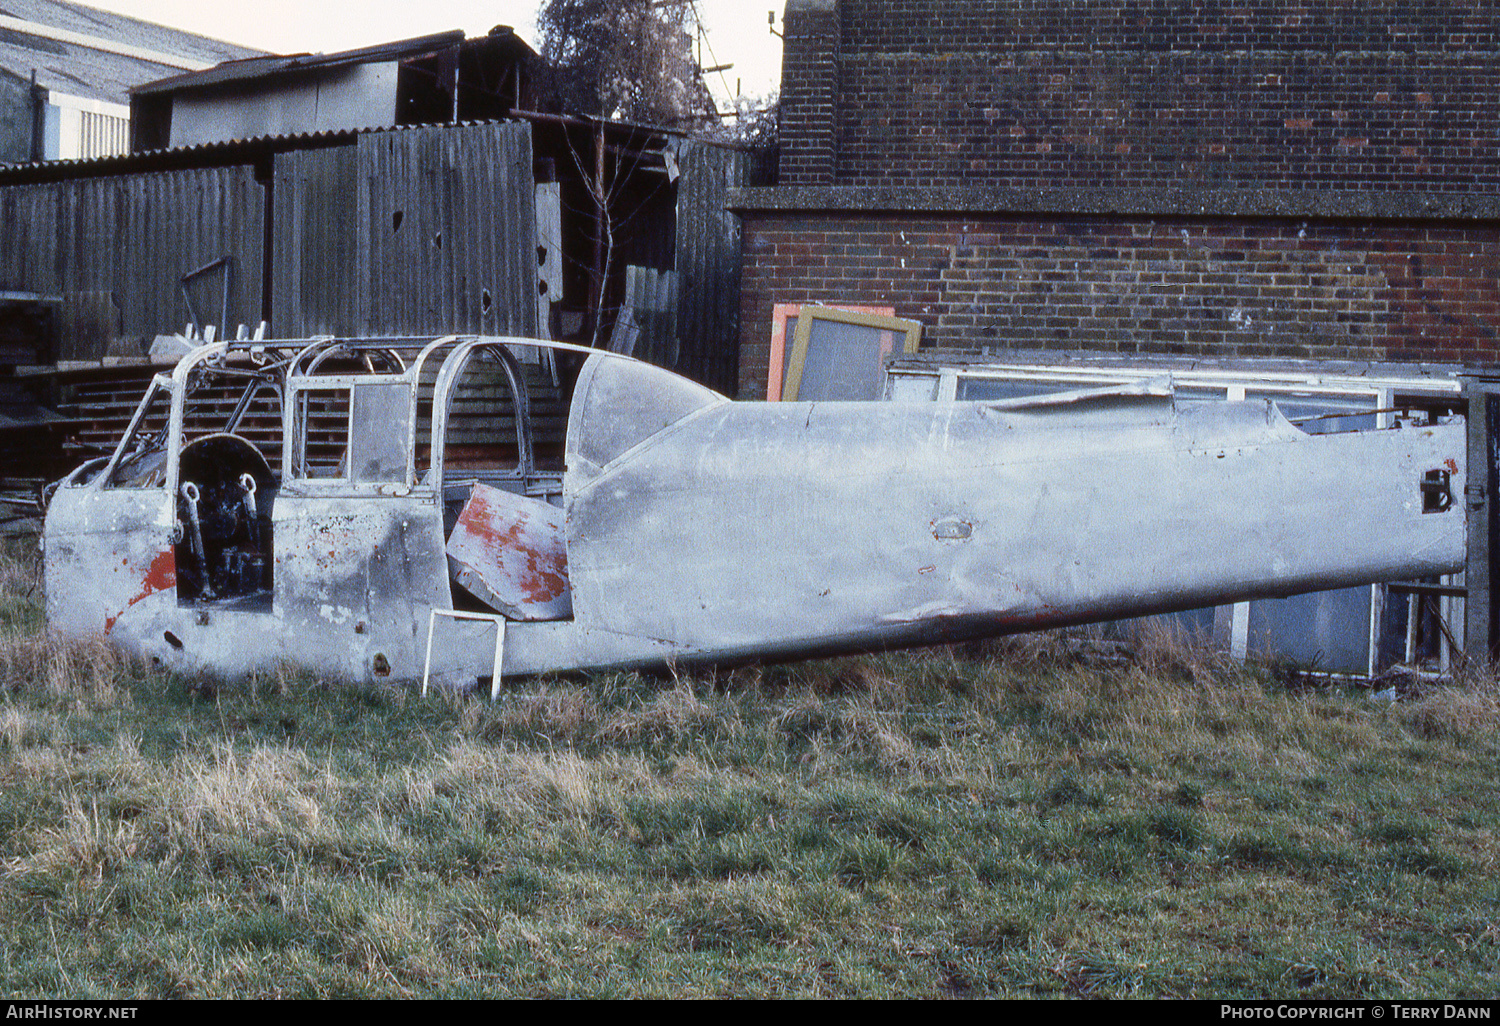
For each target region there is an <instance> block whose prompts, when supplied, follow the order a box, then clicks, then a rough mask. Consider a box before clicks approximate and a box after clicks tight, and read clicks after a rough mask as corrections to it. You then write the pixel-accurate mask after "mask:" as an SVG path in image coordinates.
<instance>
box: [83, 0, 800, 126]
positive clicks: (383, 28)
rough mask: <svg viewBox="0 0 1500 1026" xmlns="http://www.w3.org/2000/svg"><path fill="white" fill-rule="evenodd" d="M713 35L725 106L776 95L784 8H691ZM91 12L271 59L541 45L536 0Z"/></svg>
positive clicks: (107, 3) (136, 5) (306, 2)
mask: <svg viewBox="0 0 1500 1026" xmlns="http://www.w3.org/2000/svg"><path fill="white" fill-rule="evenodd" d="M692 2H694V3H695V5H696V7H697V9H698V13H699V17H700V18H701V20H702V23H703V25H704V27H705V28H706V30H707V47H708V51H706V52H704V54H703V56H702V60H703V65H704V66H705V67H713V66H714V65H717V64H730V63H732V64H734V67H733V68H731V69H730V70H728V71H725V72H722V73H720V74H716V75H712V76H710V81H709V85H710V87H711V88H712V89H713V90H714V93H715V95H716V96H718V97H719V98H720V101H721V102H723V101H724V99H725V98H726V97H728V96H730V95H732V94H733V93H734V90H735V86H736V80H738V81H739V84H740V87H741V88H742V90H743V91H744V92H745V93H746V94H747V95H750V96H757V97H759V96H765V95H766V94H768V93H771V92H773V91H775V90H776V89H777V88H778V87H779V85H780V80H781V40H780V39H779V38H777V37H776V36H773V35H772V34H771V33H770V31H769V28H768V26H767V24H766V13H767V12H768V11H770V10H773V9H774V10H775V11H776V27H777V30H778V31H779V30H780V28H781V11H782V7H783V2H782V0H759V2H757V0H692ZM87 3H88V5H89V6H91V7H100V8H104V9H105V10H110V11H117V12H119V13H121V14H128V15H130V16H131V17H134V18H143V19H145V20H147V21H154V22H157V23H158V24H161V25H167V26H170V27H172V28H179V29H185V30H186V31H188V32H195V33H197V34H199V35H203V36H212V37H213V38H215V39H222V40H224V41H225V42H230V43H239V44H240V45H242V46H253V47H256V48H258V49H261V50H270V51H272V52H274V53H303V52H310V53H318V52H323V53H332V52H334V51H337V50H348V49H352V48H354V47H358V46H368V45H370V44H372V43H385V42H390V41H391V40H395V39H407V38H410V37H412V36H425V35H428V34H430V33H433V32H445V31H447V30H448V29H463V30H464V32H465V33H466V34H468V35H470V36H475V35H482V34H484V33H485V32H488V31H489V30H490V28H491V27H493V26H495V25H510V26H513V27H514V28H515V29H516V31H517V32H519V33H520V34H521V35H523V36H525V37H526V38H527V39H528V40H530V41H531V44H532V45H533V46H536V45H538V43H539V42H540V41H539V40H538V39H537V37H536V11H537V8H538V7H539V6H541V4H540V0H487V2H483V0H427V2H420V0H419V2H416V3H413V2H410V0H407V2H402V3H395V2H391V0H250V2H242V3H234V4H223V3H205V2H204V0H87Z"/></svg>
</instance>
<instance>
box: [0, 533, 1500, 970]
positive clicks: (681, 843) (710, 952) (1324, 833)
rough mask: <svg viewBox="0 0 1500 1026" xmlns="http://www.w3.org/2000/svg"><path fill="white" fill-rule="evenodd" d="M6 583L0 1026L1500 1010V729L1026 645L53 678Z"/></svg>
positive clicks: (1169, 658)
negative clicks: (265, 1002)
mask: <svg viewBox="0 0 1500 1026" xmlns="http://www.w3.org/2000/svg"><path fill="white" fill-rule="evenodd" d="M34 572H35V571H34V567H33V566H32V565H31V563H30V560H28V559H27V558H25V557H20V558H17V557H8V558H6V559H4V560H3V561H0V632H3V638H0V682H3V685H4V692H3V694H4V698H3V703H0V990H3V992H4V993H5V995H6V996H8V997H33V998H34V997H45V996H71V997H80V998H132V997H135V998H161V997H301V998H309V997H325V996H326V997H380V998H389V997H405V996H416V997H428V996H431V997H479V996H525V997H562V996H568V997H657V998H660V997H739V996H744V997H775V996H787V997H957V998H961V997H981V996H998V997H1051V996H1066V997H1090V996H1101V997H1126V996H1141V997H1199V998H1209V997H1212V998H1220V997H1296V998H1322V997H1359V998H1379V997H1386V998H1395V997H1399V998H1404V999H1410V998H1419V997H1455V998H1457V997H1493V996H1495V993H1496V989H1497V988H1496V983H1495V980H1496V979H1497V978H1500V874H1497V868H1500V775H1497V766H1500V758H1497V757H1500V699H1497V692H1496V689H1495V687H1494V686H1493V684H1490V683H1485V682H1475V683H1471V684H1469V685H1467V686H1462V687H1451V688H1442V689H1434V690H1432V691H1430V692H1429V693H1427V694H1426V695H1425V696H1412V697H1409V698H1407V699H1405V700H1403V701H1401V702H1398V703H1395V704H1384V703H1377V702H1373V701H1371V700H1370V699H1369V698H1368V697H1366V695H1365V693H1364V692H1361V691H1357V690H1351V691H1348V692H1345V691H1327V690H1313V691H1307V690H1304V691H1300V692H1293V691H1292V690H1290V689H1288V688H1287V687H1286V686H1285V685H1283V684H1281V683H1278V681H1277V679H1276V675H1275V674H1272V673H1270V672H1268V671H1265V670H1257V669H1255V668H1250V669H1246V668H1242V667H1239V666H1237V665H1234V664H1231V663H1227V662H1225V661H1222V660H1219V659H1217V658H1216V657H1215V656H1213V655H1212V654H1211V653H1208V652H1206V651H1204V650H1197V649H1193V648H1191V647H1188V646H1184V645H1181V644H1177V643H1173V642H1172V641H1171V639H1161V638H1146V639H1143V641H1142V644H1141V645H1140V647H1139V650H1138V653H1137V655H1136V657H1135V658H1133V659H1131V660H1129V661H1125V662H1119V663H1116V664H1110V665H1103V666H1100V665H1089V664H1088V663H1086V662H1079V661H1076V660H1073V659H1070V658H1069V657H1068V656H1067V655H1066V654H1065V653H1064V652H1063V651H1062V648H1061V646H1059V645H1057V644H1056V643H1055V642H1054V641H1052V640H1049V639H1045V638H1043V639H1032V640H1028V641H1024V642H1020V643H1017V644H1013V645H1008V646H996V647H992V648H986V649H983V650H980V651H965V652H951V651H934V652H923V653H917V654H908V655H896V656H880V657H866V658H858V659H848V660H839V661H829V662H818V663H808V664H800V665H795V666H789V667H766V668H763V669H757V670H742V671H738V672H736V673H733V674H720V675H700V676H694V677H686V676H684V677H681V678H678V679H667V680H665V681H661V680H653V679H647V678H643V677H639V676H635V675H619V676H613V677H607V678H602V679H596V680H589V681H583V682H580V681H550V682H527V683H522V684H519V685H517V686H516V687H514V688H512V689H511V692H510V693H509V694H507V695H506V696H504V697H503V698H502V699H501V700H499V701H498V702H495V703H491V702H490V701H489V700H488V699H486V698H476V697H459V696H451V695H449V696H429V697H428V698H426V699H423V698H421V697H419V696H417V695H415V694H413V693H410V692H407V691H400V690H391V689H377V690H372V689H366V688H341V687H336V686H328V685H325V684H323V683H321V682H319V681H317V680H314V679H310V678H307V677H304V676H299V675H297V674H295V673H290V672H289V673H285V674H280V675H274V676H262V677H260V678H258V679H256V680H253V681H250V682H248V683H243V684H236V685H225V686H220V687H212V686H207V685H203V684H201V683H198V682H189V681H185V680H183V679H180V678H174V677H170V676H163V675H160V674H151V673H147V672H144V671H142V670H141V669H139V668H137V667H133V666H130V665H126V664H123V663H121V662H120V661H119V660H117V659H115V658H114V657H112V656H111V655H110V653H109V652H108V651H107V650H105V649H104V648H102V647H99V646H58V645H52V644H49V643H48V642H47V641H46V639H45V637H44V632H43V625H42V619H41V612H40V600H39V594H38V593H39V589H38V588H37V586H36V584H35V580H34V576H33V575H34Z"/></svg>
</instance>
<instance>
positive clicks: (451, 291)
mask: <svg viewBox="0 0 1500 1026" xmlns="http://www.w3.org/2000/svg"><path fill="white" fill-rule="evenodd" d="M358 162H359V170H358V175H359V182H358V196H359V221H358V223H359V225H360V227H361V229H362V232H361V235H360V237H359V240H358V246H359V248H358V252H357V263H356V268H357V281H358V285H357V287H358V290H359V294H358V304H359V313H360V317H361V324H360V326H359V327H360V330H361V331H363V332H365V333H367V334H371V335H405V334H421V333H424V332H438V333H446V332H463V333H470V332H472V333H480V334H503V335H535V334H536V332H537V318H536V292H537V262H536V203H535V192H534V190H535V186H534V177H533V172H532V151H531V128H530V126H529V125H526V124H524V123H502V124H490V125H476V126H465V127H453V126H447V127H435V128H429V129H416V130H409V131H404V132H388V133H387V132H381V133H375V134H371V135H365V136H361V137H360V140H359V146H358Z"/></svg>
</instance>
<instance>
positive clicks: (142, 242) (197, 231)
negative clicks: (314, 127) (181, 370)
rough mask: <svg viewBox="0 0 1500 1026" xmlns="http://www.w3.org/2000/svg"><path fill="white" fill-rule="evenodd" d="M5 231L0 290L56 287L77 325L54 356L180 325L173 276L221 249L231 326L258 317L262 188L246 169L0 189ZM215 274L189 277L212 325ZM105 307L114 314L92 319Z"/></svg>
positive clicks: (87, 355)
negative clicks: (228, 273) (227, 268)
mask: <svg viewBox="0 0 1500 1026" xmlns="http://www.w3.org/2000/svg"><path fill="white" fill-rule="evenodd" d="M0 231H3V233H4V236H5V238H6V244H5V246H4V247H0V288H7V289H24V290H28V291H33V292H40V293H48V294H53V295H60V296H62V297H63V301H64V319H65V321H66V320H68V319H69V318H70V317H71V318H72V320H73V322H74V323H75V324H76V325H77V327H76V329H75V330H73V331H65V332H64V336H65V337H64V338H63V340H62V342H61V343H60V346H61V351H60V352H59V353H58V354H57V357H56V358H57V359H58V360H59V361H73V360H95V361H96V360H98V359H100V358H101V357H103V356H105V355H106V353H105V352H104V351H103V350H102V348H101V347H102V346H103V345H105V344H106V340H107V338H108V337H110V336H113V335H116V334H118V335H120V336H123V337H126V338H137V339H150V338H151V337H152V336H154V335H156V334H159V333H164V332H171V331H174V330H181V328H182V326H183V325H184V324H185V323H187V321H188V319H189V314H188V310H187V307H186V305H185V304H184V302H183V299H182V295H181V292H180V289H179V287H178V281H179V279H181V277H182V276H183V275H185V274H187V273H188V272H190V271H193V270H196V269H198V268H200V267H202V266H204V265H205V264H208V263H210V262H211V261H214V260H217V259H219V258H220V257H224V256H229V257H233V259H234V276H233V284H232V288H231V291H230V295H229V316H230V320H231V322H232V323H231V325H230V326H229V327H230V329H231V330H232V329H233V326H234V324H238V323H245V324H255V323H257V322H258V321H259V320H260V317H261V286H260V282H261V268H262V259H263V250H264V232H265V195H264V191H263V190H262V188H261V186H260V185H259V184H257V183H256V181H255V176H254V174H253V172H252V170H251V169H250V168H246V167H232V168H205V169H200V170H190V171H173V172H168V173H162V174H144V175H122V176H119V177H114V178H95V179H87V180H83V181H73V182H56V183H51V184H47V185H28V186H13V187H9V188H0ZM220 281H221V279H219V278H217V277H214V278H212V279H211V280H209V281H205V282H202V283H199V284H198V285H197V286H196V288H197V289H198V291H197V292H196V293H195V295H196V296H197V297H198V298H197V299H196V300H195V301H196V302H197V303H198V306H199V309H200V311H203V312H204V316H205V319H206V320H208V321H210V322H216V321H217V320H218V319H219V317H218V314H219V288H220V285H219V282H220ZM101 293H102V294H107V299H108V302H107V303H106V302H104V301H103V299H101V295H100V294H101ZM110 306H112V307H113V308H114V310H115V311H117V314H116V316H118V318H119V319H118V323H117V324H112V325H104V324H98V323H96V322H97V321H98V320H99V319H100V318H104V317H108V316H109V315H108V314H107V313H104V312H102V311H107V310H108V309H109V307H110ZM88 310H93V311H95V313H93V314H90V313H87V311H88ZM208 311H212V315H210V314H209V313H208ZM126 355H141V354H139V353H130V354H126Z"/></svg>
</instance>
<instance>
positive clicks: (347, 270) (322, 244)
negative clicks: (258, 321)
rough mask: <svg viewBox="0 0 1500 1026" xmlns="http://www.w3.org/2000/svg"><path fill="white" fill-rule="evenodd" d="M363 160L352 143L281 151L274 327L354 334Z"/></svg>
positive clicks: (285, 333) (285, 334)
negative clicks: (359, 173) (287, 151)
mask: <svg viewBox="0 0 1500 1026" xmlns="http://www.w3.org/2000/svg"><path fill="white" fill-rule="evenodd" d="M358 171H359V161H358V159H357V154H356V151H355V148H354V147H353V146H336V147H333V148H330V149H326V150H303V151H294V152H291V153H278V154H277V155H276V170H275V177H274V182H273V186H272V205H273V207H274V214H273V217H272V225H273V234H272V239H271V245H272V247H273V249H272V251H273V252H274V253H275V257H274V258H273V260H272V266H271V325H270V333H271V334H272V335H273V336H275V337H279V338H308V337H310V336H312V335H352V334H355V333H356V332H357V331H358V330H359V328H358V325H359V323H360V321H359V319H358V318H357V316H356V313H355V309H356V306H355V302H356V297H357V294H358V291H359V290H358V289H357V288H356V287H355V283H354V282H353V281H352V280H350V279H351V277H352V275H353V274H354V270H355V259H356V257H355V254H356V252H357V251H358V246H357V245H356V241H355V240H356V237H357V231H356V230H357V228H358V224H359V193H358V189H357V187H356V186H357V182H358V177H357V175H358Z"/></svg>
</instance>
